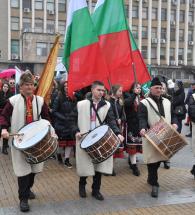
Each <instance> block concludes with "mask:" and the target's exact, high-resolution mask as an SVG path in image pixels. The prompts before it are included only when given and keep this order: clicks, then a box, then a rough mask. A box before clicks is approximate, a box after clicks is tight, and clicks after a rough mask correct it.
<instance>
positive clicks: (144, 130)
mask: <svg viewBox="0 0 195 215" xmlns="http://www.w3.org/2000/svg"><path fill="white" fill-rule="evenodd" d="M139 133H140V135H141V136H142V137H145V134H146V129H145V128H142V130H141V131H140V132H139Z"/></svg>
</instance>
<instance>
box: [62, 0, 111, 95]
mask: <svg viewBox="0 0 195 215" xmlns="http://www.w3.org/2000/svg"><path fill="white" fill-rule="evenodd" d="M68 5H69V7H68V14H67V23H66V35H65V44H64V57H63V61H64V64H65V66H66V69H67V71H68V95H69V96H72V95H73V93H74V91H77V90H80V89H82V88H84V87H86V86H89V85H91V84H92V82H93V81H95V80H99V81H103V82H104V83H105V84H106V83H108V67H107V65H106V62H105V59H104V57H103V56H102V51H101V48H100V45H99V39H98V36H97V33H96V31H95V29H94V24H93V22H92V19H91V16H90V13H89V10H88V7H87V3H86V1H85V0H70V1H69V4H68ZM107 85H108V84H107Z"/></svg>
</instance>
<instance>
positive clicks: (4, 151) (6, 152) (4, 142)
mask: <svg viewBox="0 0 195 215" xmlns="http://www.w3.org/2000/svg"><path fill="white" fill-rule="evenodd" d="M7 148H8V140H7V139H3V146H2V153H3V154H4V155H8V151H7Z"/></svg>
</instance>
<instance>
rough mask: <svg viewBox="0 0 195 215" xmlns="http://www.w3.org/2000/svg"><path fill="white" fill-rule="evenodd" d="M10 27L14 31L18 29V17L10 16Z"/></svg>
mask: <svg viewBox="0 0 195 215" xmlns="http://www.w3.org/2000/svg"><path fill="white" fill-rule="evenodd" d="M11 29H12V30H14V31H18V30H19V17H13V16H12V17H11Z"/></svg>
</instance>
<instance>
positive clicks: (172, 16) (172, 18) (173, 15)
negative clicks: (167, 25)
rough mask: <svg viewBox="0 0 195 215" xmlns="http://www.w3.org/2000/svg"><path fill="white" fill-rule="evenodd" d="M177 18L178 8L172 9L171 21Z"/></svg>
mask: <svg viewBox="0 0 195 215" xmlns="http://www.w3.org/2000/svg"><path fill="white" fill-rule="evenodd" d="M175 20H176V10H171V21H175Z"/></svg>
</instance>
